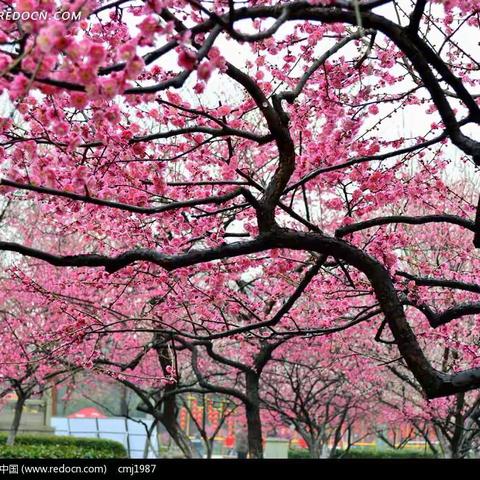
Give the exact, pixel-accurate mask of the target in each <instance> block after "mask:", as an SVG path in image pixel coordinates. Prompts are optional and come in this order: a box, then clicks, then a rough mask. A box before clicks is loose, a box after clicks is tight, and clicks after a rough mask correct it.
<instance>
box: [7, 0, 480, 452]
mask: <svg viewBox="0 0 480 480" xmlns="http://www.w3.org/2000/svg"><path fill="white" fill-rule="evenodd" d="M7 3H8V2H7ZM7 8H9V9H11V10H17V11H20V12H24V13H26V15H25V19H23V18H22V19H21V20H19V21H13V20H8V19H2V20H0V26H1V30H0V43H1V44H2V47H1V49H0V63H1V72H2V75H1V78H0V88H1V89H2V92H3V97H2V98H3V99H4V103H5V113H3V116H2V118H1V122H0V143H1V151H0V167H1V180H0V186H1V194H2V197H3V198H2V199H3V204H2V206H1V208H2V210H1V212H2V214H1V216H0V220H1V222H2V233H1V240H0V251H2V252H3V258H2V261H3V262H4V263H5V264H7V265H8V266H9V269H8V270H7V276H8V277H9V279H8V280H9V281H12V282H15V283H16V285H17V288H18V291H19V292H21V297H22V301H23V302H24V305H26V306H28V308H31V305H32V304H33V305H35V306H40V305H41V306H43V308H46V309H47V310H48V315H51V317H50V318H52V319H54V320H55V322H56V324H57V329H55V330H51V332H52V333H51V336H50V337H49V336H48V335H47V336H45V335H43V334H41V333H40V332H39V333H38V335H39V336H40V337H41V338H42V339H43V338H48V339H49V341H50V342H53V343H51V344H54V345H55V348H54V349H50V350H49V352H48V360H47V359H46V360H45V363H46V364H47V363H48V364H49V365H52V363H51V362H52V361H53V360H52V358H53V356H54V355H57V357H58V358H61V359H62V362H63V365H64V366H66V367H69V368H84V369H91V370H92V371H96V372H97V373H101V374H108V375H111V376H113V377H116V378H118V377H120V379H128V378H130V379H133V378H135V379H136V380H135V382H131V383H132V384H133V385H135V384H136V383H139V384H141V383H142V381H144V382H145V383H144V384H143V385H146V383H148V382H151V385H152V386H153V387H155V388H156V390H157V391H158V388H157V387H159V386H160V387H164V388H165V391H167V390H168V388H169V387H168V385H165V384H163V385H161V384H162V381H163V380H165V378H166V377H167V375H166V374H167V373H169V372H167V367H169V368H171V369H172V368H174V366H173V365H172V357H171V356H168V358H167V357H163V356H162V358H163V359H164V360H161V359H160V358H159V359H158V360H159V362H158V363H157V364H156V365H157V366H156V371H152V370H151V369H150V366H149V365H152V363H148V362H147V361H146V360H145V358H146V357H147V356H152V355H156V353H155V348H154V347H153V346H154V345H158V343H157V340H158V339H161V341H160V343H161V344H162V345H164V346H165V345H168V344H169V342H170V343H172V342H173V343H175V342H176V343H175V345H176V346H177V347H180V346H183V348H186V349H188V350H190V351H191V352H192V360H193V361H192V367H193V369H194V370H196V372H195V373H196V374H197V377H198V380H199V383H200V386H201V387H202V388H207V389H208V387H206V386H205V385H207V384H210V382H209V381H208V380H206V379H205V377H204V375H202V368H203V367H202V366H201V365H199V362H198V358H195V356H196V355H197V356H198V352H199V351H200V350H201V351H206V352H207V354H208V355H209V356H210V357H211V359H212V360H214V361H218V360H220V357H222V359H227V360H228V361H227V362H226V363H225V362H224V364H225V365H227V366H229V367H231V368H233V369H237V370H238V369H239V370H240V371H242V372H243V373H244V374H245V375H244V376H245V386H246V385H247V384H248V385H249V386H250V390H249V392H250V393H249V394H248V395H250V394H252V392H254V391H256V392H257V393H256V394H255V401H254V402H251V401H250V400H251V398H250V397H249V396H248V395H247V396H245V392H243V393H241V395H240V396H238V395H237V398H239V399H242V398H243V400H242V401H244V400H248V401H246V402H244V403H245V405H250V406H252V408H251V409H250V411H249V412H248V413H249V414H250V417H249V418H250V420H249V422H250V427H251V428H250V431H249V434H250V433H251V432H254V431H256V434H255V435H254V436H251V438H250V440H251V442H250V443H251V446H250V448H251V452H253V456H261V445H260V443H261V425H260V423H261V421H260V413H259V407H258V405H259V403H258V401H257V399H258V398H257V397H259V394H258V391H259V388H260V385H259V376H260V372H261V370H262V368H263V367H264V365H265V364H266V363H265V364H262V362H260V365H257V366H256V365H253V364H252V359H253V360H254V361H257V360H258V358H257V360H255V358H254V356H255V354H258V352H260V350H258V349H257V350H256V348H258V346H259V345H262V346H263V348H264V349H266V350H265V351H268V355H266V356H265V358H267V357H268V359H267V360H268V361H269V360H270V356H271V353H272V352H273V351H274V350H275V348H276V346H279V347H280V346H281V345H284V344H285V342H286V340H287V339H288V340H289V339H291V338H292V339H297V338H298V339H300V338H302V337H305V336H317V335H326V334H338V335H339V338H340V339H341V341H342V342H345V344H346V346H347V347H346V348H350V349H353V350H355V352H357V354H358V355H359V354H360V353H364V354H366V355H367V356H368V355H370V358H371V359H372V365H376V363H375V361H376V360H378V358H379V357H382V358H384V357H385V356H387V357H388V359H387V360H386V361H393V359H394V358H395V357H397V358H398V356H400V357H401V360H400V361H401V363H402V368H405V369H406V371H407V373H406V377H405V378H408V379H409V380H412V379H413V380H414V381H415V382H416V384H417V385H419V386H420V388H421V391H422V392H423V394H424V395H426V396H427V397H428V398H437V397H445V396H449V395H457V396H458V395H463V394H466V393H467V392H469V391H471V390H474V389H477V388H478V387H479V385H480V370H479V365H478V355H477V350H478V344H477V343H476V340H475V338H474V334H473V335H472V333H471V329H470V324H471V322H472V319H473V320H474V319H475V315H478V314H479V313H480V307H479V303H478V301H477V299H476V297H475V295H477V294H478V292H479V291H480V290H479V285H478V284H477V281H476V277H475V272H476V270H475V268H476V267H477V262H478V260H477V249H478V247H480V236H479V235H480V227H479V225H480V208H479V207H478V205H479V202H478V189H477V188H470V189H468V188H467V187H468V182H466V180H465V175H463V173H462V171H461V168H470V169H471V168H473V167H476V166H478V165H480V142H479V141H477V140H476V135H478V132H477V130H476V129H478V127H479V125H480V108H479V105H478V98H479V97H478V83H479V80H480V78H479V75H478V72H479V66H478V62H477V61H476V60H475V58H476V53H477V50H478V49H477V46H476V45H474V44H472V45H469V44H468V42H462V41H460V37H461V36H463V37H464V38H469V37H472V38H475V35H476V34H477V32H478V28H479V15H478V13H479V12H478V4H477V2H476V1H474V0H449V1H441V0H432V1H428V0H417V1H414V2H412V1H410V0H358V1H357V0H353V1H347V0H319V1H284V2H280V3H279V2H272V1H268V0H267V1H253V0H251V1H247V2H243V1H242V2H237V1H235V0H224V1H223V0H217V1H215V2H213V3H212V2H206V1H205V2H204V1H201V0H152V1H148V2H144V3H140V2H135V1H134V0H128V1H127V0H125V1H123V0H121V1H119V2H113V3H108V2H104V3H103V2H98V1H95V0H88V1H86V2H85V1H83V0H82V1H81V2H80V1H76V2H61V1H58V2H55V1H53V0H51V1H46V2H45V1H42V2H41V3H40V2H37V1H35V0H29V1H28V2H27V1H25V0H18V1H14V2H11V3H8V7H7ZM37 10H41V11H44V12H47V18H46V19H45V18H43V17H42V18H39V17H35V18H34V16H32V15H30V16H29V14H31V13H32V12H34V11H37ZM58 10H61V11H63V12H70V14H72V15H71V18H70V19H69V20H62V21H60V20H58V19H56V17H55V15H54V12H56V11H58ZM73 13H80V14H81V19H80V20H77V19H75V16H74V15H73ZM67 17H68V15H67ZM448 169H450V170H453V171H455V172H457V179H456V180H455V182H454V181H452V180H451V179H450V180H448V181H447V179H446V178H445V177H444V172H445V171H446V170H448ZM454 183H455V185H454ZM442 242H443V244H442ZM433 246H435V248H436V251H437V253H438V255H437V258H436V259H435V258H433V259H432V256H431V255H429V254H426V253H425V251H423V250H422V249H423V248H425V249H427V248H433ZM458 259H460V260H461V264H462V266H461V268H459V266H458V265H457V263H458V262H457V260H458ZM435 262H436V263H435ZM2 264H3V263H2ZM13 272H16V273H15V275H14V273H13ZM18 272H21V274H19V273H18ZM437 288H438V289H440V293H436V292H437V290H436V289H437ZM469 329H470V332H469ZM457 330H458V332H457V333H455V332H456V331H457ZM252 338H253V339H255V340H251V339H252ZM152 339H153V340H152ZM373 340H377V343H378V344H379V345H376V344H375V342H373ZM12 341H13V340H12ZM152 342H153V344H152ZM235 342H238V344H239V346H237V347H235V348H233V347H229V345H230V346H231V345H234V344H235ZM439 342H443V343H444V344H445V345H450V344H451V343H452V342H454V343H455V344H457V343H458V344H459V345H461V346H462V347H461V348H459V347H458V346H457V347H456V348H457V350H459V354H461V355H462V361H458V362H456V363H454V364H452V365H450V366H449V368H448V369H446V368H443V367H442V359H441V355H439V353H438V349H439V348H441V347H439ZM372 343H373V344H374V345H373V346H372ZM51 344H50V345H51ZM274 346H275V348H274ZM177 347H175V348H173V347H172V348H173V351H176V348H177ZM377 348H378V349H383V351H380V350H377ZM212 352H213V353H214V355H213V356H212ZM215 352H221V353H218V354H216V353H215ZM358 352H360V353H358ZM385 352H387V353H388V355H385ZM157 353H158V350H157ZM232 353H233V354H234V355H239V360H237V359H234V358H232V357H231V356H230V355H231V354H232ZM317 354H318V352H317ZM215 355H216V358H215ZM312 355H316V353H315V351H313V352H312ZM187 357H188V355H187ZM144 360H145V361H144ZM247 360H248V362H250V363H248V364H247V366H246V364H245V363H244V362H245V361H247ZM162 362H163V363H162ZM240 365H241V366H240ZM206 366H207V365H206ZM197 367H198V368H197ZM377 367H378V365H377ZM376 371H377V375H382V374H383V372H384V371H385V369H383V368H380V367H379V368H377V369H376ZM368 372H369V375H370V377H368V378H365V381H367V382H368V381H373V379H372V376H374V375H375V373H374V372H375V369H368ZM199 373H200V375H199ZM202 378H203V379H202ZM225 378H226V379H227V380H228V381H227V380H226V383H229V382H231V380H232V379H231V376H229V375H226V376H225ZM202 382H203V385H202ZM249 382H250V383H249ZM167 383H168V382H167ZM175 388H176V387H175ZM221 388H222V390H223V393H225V394H228V393H227V391H226V389H229V388H230V389H231V385H230V386H228V385H227V384H225V385H222V386H221ZM211 391H218V389H217V390H211ZM230 393H232V392H231V390H230ZM172 398H174V395H172ZM457 398H458V397H457ZM175 408H176V404H174V403H172V409H173V410H174V409H175ZM173 410H172V411H173ZM169 418H170V419H171V420H172V422H173V423H175V414H172V415H171V416H170V417H169ZM247 418H248V415H247ZM173 423H172V424H171V425H173ZM253 427H255V428H253ZM175 431H177V432H178V429H176V428H173V427H172V432H175ZM258 432H260V435H258ZM173 434H174V435H175V433H173ZM252 435H253V434H252ZM259 442H260V443H259Z"/></svg>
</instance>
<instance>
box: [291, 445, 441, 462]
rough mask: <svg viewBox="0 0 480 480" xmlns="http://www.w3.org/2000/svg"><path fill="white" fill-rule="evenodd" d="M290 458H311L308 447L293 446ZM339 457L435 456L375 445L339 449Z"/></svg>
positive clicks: (406, 449) (399, 457)
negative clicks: (346, 450)
mask: <svg viewBox="0 0 480 480" xmlns="http://www.w3.org/2000/svg"><path fill="white" fill-rule="evenodd" d="M288 458H311V457H310V453H309V452H308V450H307V449H306V448H291V449H290V450H289V451H288ZM334 458H337V459H343V458H345V459H346V458H377V459H378V458H395V459H411V458H434V455H433V453H431V452H429V451H426V452H425V451H424V450H423V449H412V448H404V449H402V450H394V449H392V448H387V449H378V448H375V447H353V448H351V449H350V450H349V451H348V452H343V451H342V450H338V451H337V452H336V454H335V457H334Z"/></svg>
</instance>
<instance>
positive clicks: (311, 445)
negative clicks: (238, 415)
mask: <svg viewBox="0 0 480 480" xmlns="http://www.w3.org/2000/svg"><path fill="white" fill-rule="evenodd" d="M309 343H310V342H309ZM305 347H306V345H305V340H302V342H301V343H300V342H297V344H296V345H288V348H284V351H283V352H277V359H276V361H274V362H272V363H271V364H270V365H269V368H268V369H267V371H266V372H265V373H264V376H263V390H262V400H263V403H264V404H265V406H266V408H267V409H268V410H270V411H271V412H273V413H274V414H277V415H278V416H279V417H280V421H283V423H285V424H287V425H292V426H293V427H294V428H295V430H296V432H297V433H298V434H299V435H300V436H301V437H302V438H303V440H304V441H305V443H306V444H307V446H308V449H309V452H310V456H311V457H312V458H326V457H331V458H333V457H335V455H336V453H337V448H338V447H339V444H340V442H341V440H343V439H344V437H346V432H347V431H348V430H349V429H352V427H353V426H354V424H355V423H358V420H359V419H360V418H362V419H363V420H364V421H366V420H367V418H368V416H369V412H370V411H371V407H372V399H374V398H375V396H374V394H375V391H374V390H373V391H372V390H370V391H367V390H365V391H361V390H359V389H358V387H357V386H356V385H355V384H354V381H355V380H354V378H353V376H351V377H352V378H349V374H348V372H349V371H350V372H351V371H356V370H357V369H358V368H361V367H360V365H358V364H357V362H358V359H357V358H354V357H352V356H351V355H342V354H339V353H337V354H332V352H331V351H329V350H330V349H331V347H332V345H331V342H329V341H326V340H325V341H324V339H320V341H315V342H313V343H310V344H309V345H308V348H305ZM360 387H361V385H360Z"/></svg>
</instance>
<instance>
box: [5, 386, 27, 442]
mask: <svg viewBox="0 0 480 480" xmlns="http://www.w3.org/2000/svg"><path fill="white" fill-rule="evenodd" d="M26 400H27V398H26V397H25V396H23V395H19V396H18V399H17V403H16V404H15V412H14V414H13V421H12V425H11V426H10V430H9V432H8V438H7V445H10V446H12V445H13V444H14V443H15V438H16V437H17V432H18V428H19V427H20V420H21V419H22V413H23V407H24V405H25V401H26Z"/></svg>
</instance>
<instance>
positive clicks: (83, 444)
mask: <svg viewBox="0 0 480 480" xmlns="http://www.w3.org/2000/svg"><path fill="white" fill-rule="evenodd" d="M6 440H7V435H6V434H5V433H0V458H126V457H127V452H126V450H125V448H124V446H123V445H122V444H121V443H119V442H115V441H114V440H105V439H101V438H76V437H60V436H56V435H28V434H20V435H18V436H17V438H16V440H15V445H13V446H11V447H10V446H7V445H5V443H6Z"/></svg>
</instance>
